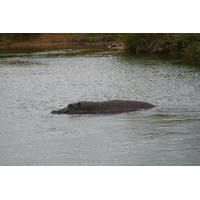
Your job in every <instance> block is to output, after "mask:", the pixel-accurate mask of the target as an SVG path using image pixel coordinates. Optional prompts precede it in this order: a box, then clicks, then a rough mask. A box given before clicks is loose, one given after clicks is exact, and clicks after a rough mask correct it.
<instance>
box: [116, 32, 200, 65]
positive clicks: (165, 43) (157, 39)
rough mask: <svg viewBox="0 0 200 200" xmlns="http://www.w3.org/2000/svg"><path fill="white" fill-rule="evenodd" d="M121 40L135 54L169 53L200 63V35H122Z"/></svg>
mask: <svg viewBox="0 0 200 200" xmlns="http://www.w3.org/2000/svg"><path fill="white" fill-rule="evenodd" d="M120 39H121V40H123V41H124V43H125V47H126V49H127V50H129V51H132V52H134V53H163V52H169V53H171V54H178V55H182V56H184V58H186V59H189V60H191V61H193V62H197V63H200V34H199V33H138V34H137V33H132V34H120Z"/></svg>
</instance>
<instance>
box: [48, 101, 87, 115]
mask: <svg viewBox="0 0 200 200" xmlns="http://www.w3.org/2000/svg"><path fill="white" fill-rule="evenodd" d="M85 104H86V105H85ZM87 107H88V105H87V102H78V103H73V104H69V105H68V106H67V107H65V108H62V109H60V110H53V111H52V112H51V113H52V114H85V113H87V111H88V109H87Z"/></svg>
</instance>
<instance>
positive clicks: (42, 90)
mask: <svg viewBox="0 0 200 200" xmlns="http://www.w3.org/2000/svg"><path fill="white" fill-rule="evenodd" d="M106 51H107V50H105V49H101V48H98V47H97V48H95V49H91V48H89V47H85V48H83V49H81V48H69V49H52V50H49V49H43V50H38V49H35V50H33V49H26V50H23V49H10V50H8V49H7V50H1V54H0V69H1V74H0V85H1V87H0V130H1V131H0V165H199V164H200V147H199V146H200V132H199V130H200V125H199V124H200V116H199V112H200V100H199V99H200V90H199V88H200V82H199V80H200V68H199V67H198V66H194V65H193V66H192V65H188V64H183V63H181V61H180V59H179V58H174V57H169V56H167V55H165V56H162V57H161V56H158V55H131V54H129V53H116V52H112V51H111V52H106ZM110 99H127V100H129V99H131V100H139V101H147V102H150V103H152V104H155V105H157V107H156V108H153V109H151V110H146V111H136V112H132V113H121V114H106V115H51V114H50V112H51V111H52V110H53V109H58V108H62V107H65V106H66V105H67V104H68V103H71V102H77V101H79V100H81V101H83V100H90V101H103V100H110Z"/></svg>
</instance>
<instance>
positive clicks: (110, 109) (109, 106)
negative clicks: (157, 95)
mask: <svg viewBox="0 0 200 200" xmlns="http://www.w3.org/2000/svg"><path fill="white" fill-rule="evenodd" d="M154 107H155V106H154V105H152V104H150V103H147V102H142V101H125V100H111V101H102V102H92V101H82V102H78V103H74V104H69V105H68V106H67V107H65V108H62V109H60V110H53V111H52V112H51V113H52V114H96V113H121V112H131V111H136V110H143V109H150V108H154Z"/></svg>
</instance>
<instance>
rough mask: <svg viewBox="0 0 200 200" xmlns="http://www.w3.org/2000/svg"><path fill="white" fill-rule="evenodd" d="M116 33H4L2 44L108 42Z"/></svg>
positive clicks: (0, 37) (0, 39)
mask: <svg viewBox="0 0 200 200" xmlns="http://www.w3.org/2000/svg"><path fill="white" fill-rule="evenodd" d="M117 38H118V35H117V34H115V33H35V34H32V33H3V34H0V45H1V46H7V47H13V46H14V47H19V46H20V47H23V46H24V47H26V46H29V47H30V46H34V47H35V46H50V45H65V44H86V43H107V42H110V41H116V40H117Z"/></svg>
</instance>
